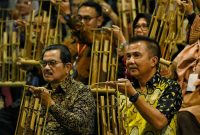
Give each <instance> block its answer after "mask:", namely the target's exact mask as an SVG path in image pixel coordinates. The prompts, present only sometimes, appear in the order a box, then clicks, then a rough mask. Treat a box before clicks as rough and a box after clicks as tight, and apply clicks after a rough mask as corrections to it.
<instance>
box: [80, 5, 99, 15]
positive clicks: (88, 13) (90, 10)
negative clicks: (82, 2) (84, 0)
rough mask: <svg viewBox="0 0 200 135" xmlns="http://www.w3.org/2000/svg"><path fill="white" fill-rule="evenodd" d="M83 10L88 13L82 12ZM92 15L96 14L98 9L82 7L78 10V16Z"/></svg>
mask: <svg viewBox="0 0 200 135" xmlns="http://www.w3.org/2000/svg"><path fill="white" fill-rule="evenodd" d="M82 10H86V11H87V12H81V11H82ZM91 13H92V14H96V9H95V8H93V7H89V6H82V7H81V8H79V10H78V14H80V15H82V14H84V15H85V14H86V15H90V14H91Z"/></svg>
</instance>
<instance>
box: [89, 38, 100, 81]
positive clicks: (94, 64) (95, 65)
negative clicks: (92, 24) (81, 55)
mask: <svg viewBox="0 0 200 135" xmlns="http://www.w3.org/2000/svg"><path fill="white" fill-rule="evenodd" d="M99 44H100V43H99V40H95V44H94V52H93V53H94V54H93V57H94V58H93V61H92V69H93V70H92V79H91V81H92V82H91V84H94V83H96V82H97V69H98V62H99V61H98V57H99V54H98V50H99Z"/></svg>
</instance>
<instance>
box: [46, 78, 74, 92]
mask: <svg viewBox="0 0 200 135" xmlns="http://www.w3.org/2000/svg"><path fill="white" fill-rule="evenodd" d="M71 84H72V78H71V77H67V78H66V79H65V80H63V81H62V82H60V84H59V85H58V86H57V88H56V89H52V87H51V84H50V83H48V84H47V88H48V89H50V90H52V92H53V91H58V92H62V91H63V92H65V93H67V90H68V88H69V87H70V85H71Z"/></svg>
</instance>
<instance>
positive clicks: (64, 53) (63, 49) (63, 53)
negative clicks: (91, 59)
mask: <svg viewBox="0 0 200 135" xmlns="http://www.w3.org/2000/svg"><path fill="white" fill-rule="evenodd" d="M50 50H60V59H61V61H62V62H63V63H69V62H70V63H71V53H70V51H69V49H68V47H67V46H66V45H63V44H52V45H49V46H47V47H46V48H45V49H44V50H43V51H42V57H41V59H43V56H44V54H45V52H47V51H50Z"/></svg>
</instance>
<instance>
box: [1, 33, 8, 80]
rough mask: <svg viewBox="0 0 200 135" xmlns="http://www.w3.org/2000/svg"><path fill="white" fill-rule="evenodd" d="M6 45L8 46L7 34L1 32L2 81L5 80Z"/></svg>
mask: <svg viewBox="0 0 200 135" xmlns="http://www.w3.org/2000/svg"><path fill="white" fill-rule="evenodd" d="M7 46H8V34H7V33H6V32H4V33H3V62H2V71H3V72H2V79H1V80H2V81H6V75H7V74H8V72H6V65H7V64H6V62H7V50H8V49H7Z"/></svg>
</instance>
